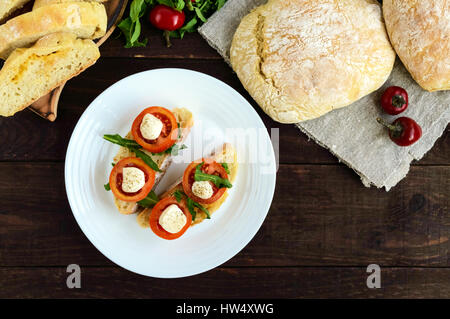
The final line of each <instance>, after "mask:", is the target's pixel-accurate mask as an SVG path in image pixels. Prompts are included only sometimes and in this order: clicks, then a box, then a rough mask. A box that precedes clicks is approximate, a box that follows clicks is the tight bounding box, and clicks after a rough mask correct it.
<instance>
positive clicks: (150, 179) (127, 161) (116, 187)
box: [109, 157, 155, 202]
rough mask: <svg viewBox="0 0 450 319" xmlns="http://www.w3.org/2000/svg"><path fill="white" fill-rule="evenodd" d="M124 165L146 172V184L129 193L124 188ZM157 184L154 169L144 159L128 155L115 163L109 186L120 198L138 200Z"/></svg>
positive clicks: (126, 200) (129, 200) (127, 200)
mask: <svg viewBox="0 0 450 319" xmlns="http://www.w3.org/2000/svg"><path fill="white" fill-rule="evenodd" d="M124 167H136V168H139V169H140V170H141V171H143V172H144V175H145V184H144V186H143V187H142V188H141V189H140V190H139V191H137V192H135V193H127V192H124V191H123V190H122V182H123V175H122V172H123V169H124ZM153 185H155V171H154V170H152V169H151V168H150V167H149V166H148V165H147V164H145V162H144V161H143V160H141V159H140V158H137V157H126V158H124V159H122V160H120V161H119V162H117V163H116V165H114V167H113V169H112V171H111V174H110V175H109V187H110V188H111V191H112V192H113V194H114V195H115V196H116V197H117V198H118V199H120V200H123V201H125V202H137V201H140V200H142V199H144V198H145V197H147V195H148V193H150V191H151V190H152V188H153Z"/></svg>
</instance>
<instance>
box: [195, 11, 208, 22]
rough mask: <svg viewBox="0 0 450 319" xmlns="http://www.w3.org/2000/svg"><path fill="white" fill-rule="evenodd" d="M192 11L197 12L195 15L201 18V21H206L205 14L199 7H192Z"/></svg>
mask: <svg viewBox="0 0 450 319" xmlns="http://www.w3.org/2000/svg"><path fill="white" fill-rule="evenodd" d="M194 11H195V13H196V14H197V17H198V18H199V19H200V20H202V22H203V23H205V22H206V21H207V19H206V18H205V16H204V15H203V13H202V10H200V8H197V7H194Z"/></svg>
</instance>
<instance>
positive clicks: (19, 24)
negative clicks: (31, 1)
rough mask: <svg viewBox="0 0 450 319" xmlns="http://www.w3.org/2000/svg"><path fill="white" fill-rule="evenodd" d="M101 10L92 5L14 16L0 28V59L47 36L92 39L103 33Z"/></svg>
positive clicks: (104, 22) (62, 6) (60, 6)
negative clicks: (69, 34) (64, 35)
mask: <svg viewBox="0 0 450 319" xmlns="http://www.w3.org/2000/svg"><path fill="white" fill-rule="evenodd" d="M106 27H107V16H106V10H105V6H104V5H102V4H99V3H95V2H71V3H61V4H52V5H49V6H45V7H42V8H39V9H36V10H33V11H31V12H28V13H25V14H22V15H20V16H17V17H15V18H13V19H11V20H9V21H8V22H6V23H5V24H3V25H1V26H0V58H2V59H6V58H7V57H8V56H9V54H10V53H11V52H12V51H13V50H14V49H16V48H24V47H29V46H30V45H32V44H33V43H35V42H36V41H37V40H38V39H40V38H41V37H43V36H46V35H48V34H51V33H57V32H71V33H74V34H76V36H77V37H78V38H82V39H96V38H99V37H102V36H103V35H104V34H105V32H106Z"/></svg>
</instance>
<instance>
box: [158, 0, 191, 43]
mask: <svg viewBox="0 0 450 319" xmlns="http://www.w3.org/2000/svg"><path fill="white" fill-rule="evenodd" d="M185 19H186V15H185V14H184V12H183V11H177V10H175V9H172V8H171V7H168V6H165V5H163V4H158V5H156V6H155V7H154V8H153V9H152V10H150V16H149V20H150V23H151V24H152V25H153V26H155V27H156V28H158V29H160V30H163V31H164V37H165V39H166V43H167V47H170V46H171V44H170V31H175V30H178V29H180V28H181V27H182V26H183V24H184V21H185Z"/></svg>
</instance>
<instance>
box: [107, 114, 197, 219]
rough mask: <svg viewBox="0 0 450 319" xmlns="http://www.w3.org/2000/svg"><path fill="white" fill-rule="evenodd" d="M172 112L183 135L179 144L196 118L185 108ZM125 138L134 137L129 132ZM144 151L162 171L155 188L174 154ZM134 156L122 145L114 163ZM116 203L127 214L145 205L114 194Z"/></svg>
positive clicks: (156, 178) (158, 175)
mask: <svg viewBox="0 0 450 319" xmlns="http://www.w3.org/2000/svg"><path fill="white" fill-rule="evenodd" d="M172 113H173V114H174V115H175V118H176V119H177V123H179V124H180V128H181V136H180V138H179V139H178V141H177V144H180V143H183V142H184V141H185V140H186V138H187V136H188V135H189V132H190V131H191V128H192V126H193V125H194V118H193V116H192V113H191V112H190V111H189V110H187V109H185V108H174V109H173V110H172ZM125 138H127V139H131V140H132V139H134V138H133V134H131V132H129V133H128V134H127V135H126V136H125ZM142 151H143V152H144V153H146V154H147V155H149V156H150V157H151V158H152V159H153V160H154V161H155V163H156V164H157V165H158V167H159V169H160V170H161V172H156V176H155V186H154V187H153V188H155V187H156V186H158V183H159V182H160V181H161V179H162V177H163V176H164V174H165V173H166V171H167V169H168V168H169V166H170V164H171V162H172V156H171V155H170V154H161V155H159V154H152V153H150V152H147V151H145V150H142ZM133 156H136V154H135V153H133V152H131V151H130V150H129V149H128V148H126V147H120V148H119V151H118V153H117V155H116V156H115V157H114V163H117V162H118V161H120V160H121V159H124V158H126V157H133ZM114 204H115V205H116V207H117V209H118V210H119V212H120V213H121V214H125V215H129V214H134V213H139V212H140V211H142V209H143V207H141V206H139V205H138V204H137V203H136V202H125V201H123V200H120V199H118V198H116V197H115V196H114Z"/></svg>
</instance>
